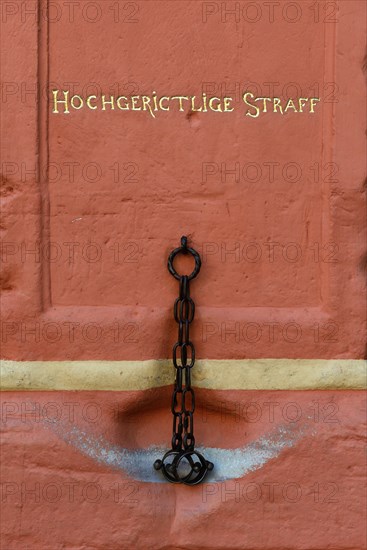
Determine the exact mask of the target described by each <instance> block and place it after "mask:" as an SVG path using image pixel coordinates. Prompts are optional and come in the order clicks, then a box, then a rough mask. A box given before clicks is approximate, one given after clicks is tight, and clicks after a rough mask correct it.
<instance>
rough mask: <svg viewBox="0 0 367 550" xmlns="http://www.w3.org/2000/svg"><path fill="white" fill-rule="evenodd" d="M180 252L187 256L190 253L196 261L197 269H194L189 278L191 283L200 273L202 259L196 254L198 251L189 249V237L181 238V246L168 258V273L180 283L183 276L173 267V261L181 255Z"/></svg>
mask: <svg viewBox="0 0 367 550" xmlns="http://www.w3.org/2000/svg"><path fill="white" fill-rule="evenodd" d="M180 252H181V253H182V254H187V253H188V252H189V253H190V254H191V255H192V256H193V258H194V260H195V267H194V269H193V271H192V273H190V275H188V276H187V278H188V280H189V281H191V280H192V279H194V278H195V277H196V276H197V274H198V273H199V271H200V268H201V258H200V256H199V254H198V253H197V252H196V250H194V249H193V248H189V247H188V246H187V237H185V236H182V237H181V246H179V247H178V248H175V249H174V250H172V252H171V254H170V255H169V257H168V271H169V272H170V273H171V275H173V276H174V278H175V279H177V280H178V281H179V280H180V279H181V277H182V275H179V274H178V273H177V271H176V270H175V268H174V267H173V260H174V259H175V257H176V256H177V254H179V253H180Z"/></svg>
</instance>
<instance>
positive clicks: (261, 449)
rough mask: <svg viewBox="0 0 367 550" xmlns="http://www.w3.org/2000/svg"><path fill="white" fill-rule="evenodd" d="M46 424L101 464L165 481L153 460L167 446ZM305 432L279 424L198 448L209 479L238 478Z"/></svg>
mask: <svg viewBox="0 0 367 550" xmlns="http://www.w3.org/2000/svg"><path fill="white" fill-rule="evenodd" d="M45 425H47V427H48V428H50V429H51V430H52V431H53V432H54V433H56V434H57V435H58V436H59V437H61V438H62V439H63V440H64V441H65V442H66V443H68V444H69V445H72V446H73V447H74V448H75V449H77V450H78V451H80V452H81V453H83V454H84V455H85V456H88V457H89V458H91V459H93V460H95V461H96V462H98V463H99V464H104V465H106V466H107V467H109V468H113V469H116V470H120V471H121V472H123V473H124V474H125V475H128V476H129V477H131V478H133V479H135V480H137V481H145V482H154V483H160V482H163V481H164V478H163V476H162V475H160V474H159V473H158V472H156V471H155V470H154V468H153V463H154V461H155V460H156V459H157V458H161V457H162V456H163V454H164V453H165V452H166V450H167V449H166V448H164V447H155V446H151V447H148V448H146V449H126V448H124V447H118V446H115V445H112V444H111V443H109V442H108V441H107V440H106V439H105V438H104V437H102V436H99V437H97V436H94V435H91V434H88V433H86V432H84V431H82V430H80V429H79V428H77V427H75V426H74V427H73V426H70V425H69V426H66V425H65V424H62V423H60V422H58V421H55V422H51V423H50V422H47V423H45ZM306 433H310V431H309V429H308V426H307V424H303V425H298V424H297V423H295V424H288V425H279V426H277V427H275V428H274V429H273V430H272V431H270V432H268V433H266V434H264V435H262V436H261V437H259V438H258V439H257V440H255V441H252V442H251V443H248V444H247V445H244V446H243V447H239V448H236V449H221V448H217V447H198V448H197V450H198V451H199V452H201V453H202V454H204V456H205V458H206V459H207V460H210V461H211V462H213V463H214V470H213V471H212V472H209V473H208V475H207V477H206V481H207V482H212V483H213V482H218V481H225V480H229V479H237V478H241V477H243V476H244V475H246V474H247V473H249V472H253V471H254V470H258V469H259V468H261V467H263V466H264V465H265V464H266V463H267V462H269V460H273V459H275V458H277V457H278V456H279V455H280V454H281V452H282V451H284V450H285V449H289V448H291V447H293V446H294V445H296V443H297V442H298V441H299V440H300V439H301V438H302V437H303V436H304V435H305V434H306Z"/></svg>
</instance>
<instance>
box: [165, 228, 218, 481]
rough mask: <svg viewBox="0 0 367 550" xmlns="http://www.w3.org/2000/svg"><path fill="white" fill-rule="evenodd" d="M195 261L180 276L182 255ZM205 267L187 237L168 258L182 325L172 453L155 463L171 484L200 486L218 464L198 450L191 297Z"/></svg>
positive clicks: (175, 352)
mask: <svg viewBox="0 0 367 550" xmlns="http://www.w3.org/2000/svg"><path fill="white" fill-rule="evenodd" d="M180 252H181V253H182V254H187V253H188V252H189V253H190V254H191V255H192V256H193V257H194V260H195V268H194V270H193V272H192V273H191V274H190V275H179V274H178V273H177V272H176V270H175V269H174V267H173V260H174V259H175V257H176V255H177V254H178V253H180ZM200 267H201V259H200V256H199V254H198V253H197V252H196V250H194V249H193V248H188V246H187V237H185V236H184V237H181V246H180V247H179V248H175V249H174V250H173V251H172V252H171V254H170V255H169V258H168V270H169V272H170V273H171V274H172V275H173V276H174V277H175V279H177V280H179V281H180V289H179V296H178V298H177V299H176V300H175V303H174V306H173V316H174V319H175V321H176V323H177V324H178V340H177V342H176V343H175V344H174V346H173V351H172V353H173V366H174V368H175V373H176V378H175V384H174V388H173V394H172V401H171V412H172V415H173V429H172V440H171V446H172V449H171V450H170V451H167V452H166V453H165V455H164V456H163V458H162V460H159V459H158V460H156V461H155V462H154V468H155V469H156V470H162V473H163V475H164V477H165V478H166V479H167V480H168V481H170V482H171V483H184V484H185V485H197V484H198V483H200V482H201V481H202V480H203V479H204V478H205V476H206V474H207V472H208V471H209V470H212V469H213V468H214V464H213V463H212V462H209V461H208V460H205V458H204V457H203V455H202V454H200V453H199V452H198V451H196V450H195V436H194V412H195V393H194V389H193V388H192V387H191V369H192V367H193V366H194V364H195V347H194V344H193V343H192V342H191V340H190V324H191V323H192V321H193V319H194V315H195V304H194V302H193V300H192V298H191V297H190V281H191V280H192V279H194V277H196V275H197V274H198V273H199V271H200Z"/></svg>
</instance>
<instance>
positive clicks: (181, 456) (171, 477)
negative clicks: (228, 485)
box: [154, 450, 214, 485]
mask: <svg viewBox="0 0 367 550" xmlns="http://www.w3.org/2000/svg"><path fill="white" fill-rule="evenodd" d="M213 467H214V465H213V463H212V462H209V461H208V460H205V458H204V457H203V455H202V454H201V453H199V452H198V451H195V450H189V451H186V450H181V451H174V450H172V451H167V452H166V454H165V455H164V457H163V458H162V460H156V461H155V463H154V468H155V469H156V470H162V473H163V475H164V477H165V478H166V479H167V480H168V481H170V482H171V483H183V484H184V485H197V484H198V483H200V482H201V481H202V480H203V479H204V477H205V476H206V474H207V472H208V471H210V470H212V469H213Z"/></svg>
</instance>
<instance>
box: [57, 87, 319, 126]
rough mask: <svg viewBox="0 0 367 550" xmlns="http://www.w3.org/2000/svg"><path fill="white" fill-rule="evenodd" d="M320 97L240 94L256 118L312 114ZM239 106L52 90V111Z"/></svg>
mask: <svg viewBox="0 0 367 550" xmlns="http://www.w3.org/2000/svg"><path fill="white" fill-rule="evenodd" d="M319 101H320V98H318V97H310V98H309V97H296V98H288V99H281V98H280V97H262V96H261V97H257V96H255V95H254V94H253V93H251V92H245V93H244V94H243V95H242V103H243V105H244V107H245V109H244V113H243V114H244V116H245V117H249V118H250V119H252V118H258V117H260V116H262V115H268V114H280V115H290V114H307V113H309V114H314V113H315V109H316V106H317V104H318V102H319ZM237 108H238V107H236V106H235V104H234V103H233V98H232V97H229V96H227V97H223V98H222V97H217V96H208V95H207V94H205V93H202V94H201V95H193V96H190V95H173V96H170V95H159V94H157V92H155V91H153V92H152V94H151V95H133V96H130V97H128V96H122V95H121V96H117V97H115V96H114V95H107V94H103V95H101V96H97V95H89V96H86V97H83V96H82V95H79V94H74V95H71V94H70V91H69V90H53V91H52V113H53V114H56V115H58V114H64V115H69V114H71V113H72V112H75V111H81V110H86V111H103V112H117V113H118V112H122V111H142V112H145V113H146V114H149V115H150V116H151V117H152V118H156V116H157V113H159V112H160V111H161V112H168V111H176V112H178V113H190V112H198V113H216V114H217V113H220V114H222V113H232V112H233V111H235V110H236V109H237Z"/></svg>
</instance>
